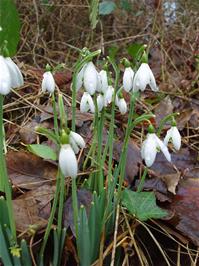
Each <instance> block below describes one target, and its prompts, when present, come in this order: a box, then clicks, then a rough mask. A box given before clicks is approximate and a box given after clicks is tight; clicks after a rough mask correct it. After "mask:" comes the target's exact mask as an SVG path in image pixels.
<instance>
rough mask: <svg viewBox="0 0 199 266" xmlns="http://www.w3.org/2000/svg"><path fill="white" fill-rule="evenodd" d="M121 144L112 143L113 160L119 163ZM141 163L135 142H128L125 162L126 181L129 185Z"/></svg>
mask: <svg viewBox="0 0 199 266" xmlns="http://www.w3.org/2000/svg"><path fill="white" fill-rule="evenodd" d="M122 145H123V143H122V142H116V143H114V159H115V160H116V161H119V159H120V156H121V151H122ZM141 163H142V158H141V154H140V149H139V148H138V147H137V145H136V144H135V142H133V141H129V145H128V152H127V162H126V180H128V182H129V183H131V182H132V181H133V180H134V177H135V176H136V175H137V174H138V170H139V165H140V164H141Z"/></svg>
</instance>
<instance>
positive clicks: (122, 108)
mask: <svg viewBox="0 0 199 266" xmlns="http://www.w3.org/2000/svg"><path fill="white" fill-rule="evenodd" d="M118 107H119V110H120V113H121V114H122V115H124V114H125V113H126V112H127V104H126V101H125V100H124V98H122V99H120V100H119V105H118Z"/></svg>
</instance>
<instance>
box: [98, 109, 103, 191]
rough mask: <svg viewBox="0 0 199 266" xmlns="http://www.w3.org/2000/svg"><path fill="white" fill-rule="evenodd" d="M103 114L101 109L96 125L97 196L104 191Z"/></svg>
mask: <svg viewBox="0 0 199 266" xmlns="http://www.w3.org/2000/svg"><path fill="white" fill-rule="evenodd" d="M104 113H105V110H104V108H103V110H102V112H101V117H100V122H99V125H98V149H97V162H98V163H99V172H98V175H97V179H98V184H99V194H100V193H101V192H102V190H104V175H103V166H104V164H102V162H103V161H102V146H103V143H102V142H103V127H104Z"/></svg>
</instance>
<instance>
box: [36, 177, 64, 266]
mask: <svg viewBox="0 0 199 266" xmlns="http://www.w3.org/2000/svg"><path fill="white" fill-rule="evenodd" d="M60 182H61V180H60V175H59V172H58V173H57V180H56V190H55V196H54V200H53V205H52V209H51V212H50V217H49V219H48V225H47V227H46V231H45V234H44V238H43V243H42V246H41V249H40V253H39V265H43V256H44V250H45V247H46V243H47V240H48V237H49V234H50V231H51V227H52V224H53V219H54V216H55V212H56V207H57V203H58V198H59V189H60Z"/></svg>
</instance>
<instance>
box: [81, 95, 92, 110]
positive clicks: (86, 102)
mask: <svg viewBox="0 0 199 266" xmlns="http://www.w3.org/2000/svg"><path fill="white" fill-rule="evenodd" d="M88 111H91V113H95V105H94V103H93V99H92V97H91V96H90V94H89V93H88V92H84V94H83V96H82V99H81V102H80V112H82V113H87V112H88Z"/></svg>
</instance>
